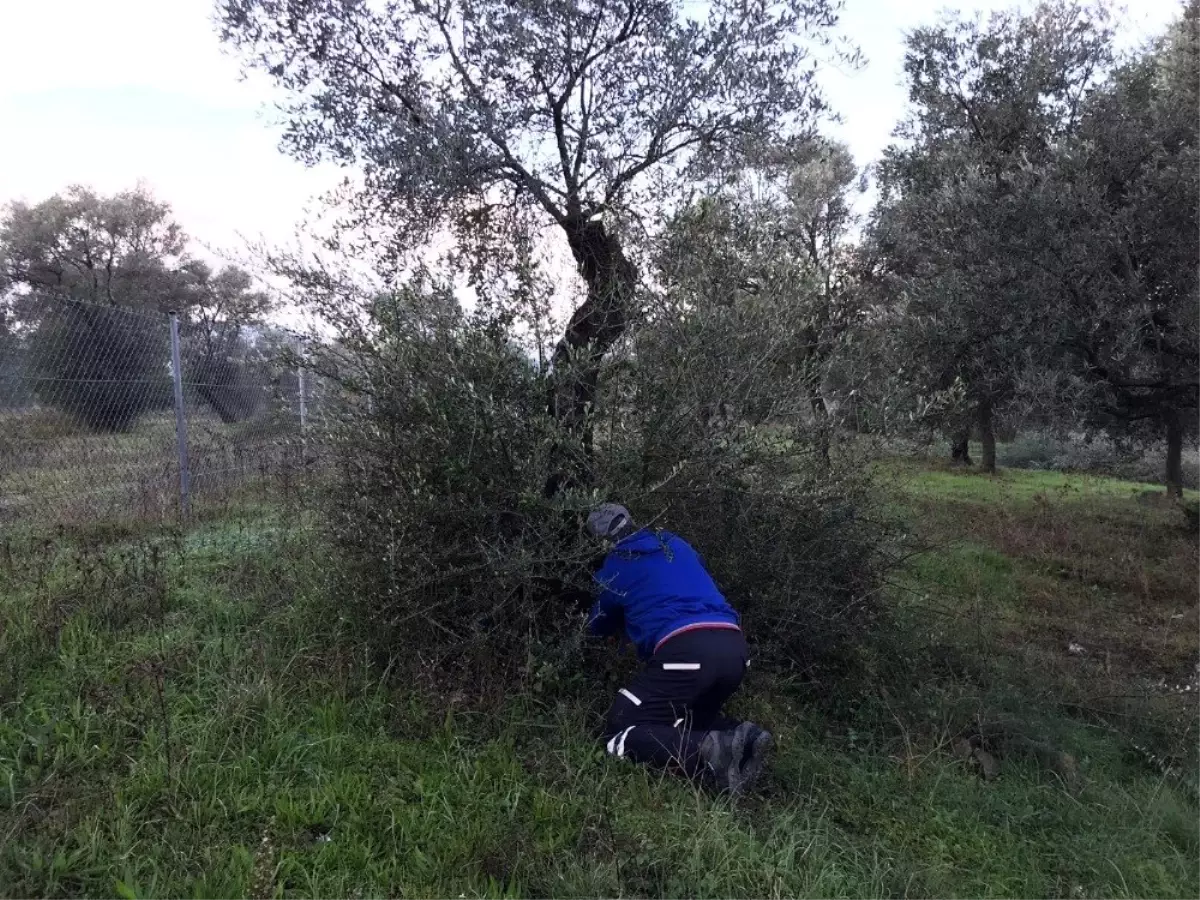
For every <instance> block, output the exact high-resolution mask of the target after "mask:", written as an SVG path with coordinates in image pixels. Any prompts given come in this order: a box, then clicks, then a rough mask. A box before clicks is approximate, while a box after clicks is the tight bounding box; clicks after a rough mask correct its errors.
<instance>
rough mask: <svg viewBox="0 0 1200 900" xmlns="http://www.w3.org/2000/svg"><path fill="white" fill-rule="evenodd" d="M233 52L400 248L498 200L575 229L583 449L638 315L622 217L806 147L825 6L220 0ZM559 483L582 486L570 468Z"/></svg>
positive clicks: (558, 378) (828, 16)
mask: <svg viewBox="0 0 1200 900" xmlns="http://www.w3.org/2000/svg"><path fill="white" fill-rule="evenodd" d="M218 6H219V9H220V20H221V28H222V36H223V39H224V40H225V41H226V42H228V43H229V44H231V45H232V46H234V47H235V48H236V49H237V50H238V51H240V52H241V53H242V55H243V57H244V58H245V59H246V60H248V61H249V63H250V64H252V65H254V66H257V67H259V68H261V69H263V70H265V71H267V72H268V73H270V75H272V76H273V77H274V78H275V79H276V81H277V82H278V83H279V84H280V85H281V86H282V87H284V88H285V89H286V90H288V91H289V92H290V94H291V96H292V98H293V99H292V102H291V104H290V107H289V108H290V113H291V119H290V124H289V127H288V130H287V133H286V137H285V140H284V143H285V146H286V148H287V149H288V151H289V152H291V153H292V154H294V155H296V156H298V157H300V158H301V159H304V160H306V161H315V160H317V159H322V158H330V159H333V160H335V161H337V162H339V163H342V164H346V165H353V166H357V167H359V168H360V169H361V171H362V174H363V179H362V190H361V192H359V194H358V196H357V204H356V206H357V210H358V212H359V213H360V216H361V219H362V221H364V222H369V223H377V222H378V221H379V217H380V214H381V213H383V214H386V215H388V216H391V217H392V219H391V221H392V222H396V223H397V224H398V228H397V239H398V243H399V244H400V245H408V246H411V245H412V244H413V243H414V242H421V241H423V240H425V239H427V238H428V237H429V236H430V235H431V234H432V233H433V232H434V231H436V230H438V229H445V228H451V229H456V230H458V231H459V232H460V233H461V232H463V231H473V230H477V229H480V228H487V227H488V226H489V223H490V222H493V221H494V220H495V219H496V218H498V217H499V216H500V215H502V212H503V209H504V207H515V208H517V209H519V210H523V211H528V210H529V209H533V210H536V211H538V212H539V213H540V214H541V215H542V216H543V217H545V218H546V219H548V220H549V221H550V222H552V223H554V225H555V226H556V227H557V228H559V229H560V230H561V233H562V234H563V235H565V237H566V241H567V243H568V245H569V247H570V250H571V253H572V254H573V256H574V259H575V261H576V263H577V265H578V268H579V272H580V274H581V276H582V277H583V280H584V281H585V282H586V285H587V296H586V298H585V299H584V300H583V302H581V303H580V304H579V305H578V307H577V308H576V309H575V311H574V314H573V315H572V316H571V317H570V320H569V322H568V323H567V326H566V329H565V333H564V334H563V336H562V339H561V340H560V341H559V342H558V345H557V347H556V349H555V351H554V354H553V359H552V367H553V374H552V385H551V387H552V390H551V400H550V403H549V407H550V409H549V411H550V413H551V415H553V416H554V417H555V418H556V419H557V420H558V421H559V422H560V423H561V424H562V425H563V426H565V430H566V433H567V434H569V435H570V436H572V438H573V441H574V442H575V443H577V444H578V445H580V446H582V448H583V449H584V452H585V454H586V451H587V448H588V447H590V436H591V422H590V418H591V409H592V407H593V405H594V402H595V398H596V387H597V382H598V378H599V373H600V363H601V360H602V358H603V357H604V355H605V353H606V352H607V351H608V350H609V349H610V348H611V347H612V346H613V344H614V343H615V342H616V341H617V340H618V339H619V338H620V337H621V335H622V334H623V333H624V331H625V329H626V326H627V325H628V323H629V322H630V320H631V318H632V316H633V315H634V312H635V298H634V293H635V288H636V285H637V281H638V273H637V268H636V266H635V263H634V261H633V259H631V253H630V247H629V244H628V239H629V232H628V231H624V230H622V228H621V223H622V222H627V221H628V215H629V213H631V212H634V211H636V210H638V209H640V208H645V206H644V204H645V203H647V202H649V203H650V204H653V203H655V202H656V201H659V200H661V199H662V197H663V196H665V194H666V193H667V192H668V191H669V190H671V189H672V187H673V183H674V182H675V181H678V180H681V179H691V178H695V177H699V176H701V175H708V174H711V173H712V172H713V171H714V170H716V169H719V168H721V167H723V166H725V165H727V164H728V163H729V162H730V161H733V160H740V159H741V158H743V157H745V156H746V154H747V153H749V152H751V151H752V149H753V148H756V147H760V146H763V145H770V144H778V143H781V142H784V141H786V140H788V139H790V138H797V137H806V136H807V135H809V133H810V132H811V130H812V126H813V122H814V115H815V113H816V112H817V111H818V110H819V109H820V106H821V104H820V100H819V97H818V94H817V91H816V89H815V86H814V84H813V65H812V63H811V60H810V54H809V50H808V49H807V48H806V46H805V45H804V43H803V39H804V38H805V37H808V36H811V35H820V33H821V32H822V30H824V29H826V28H828V27H829V26H831V25H832V24H833V23H834V21H835V16H834V12H833V10H834V3H833V2H832V0H779V2H763V3H752V4H747V3H744V2H740V0H712V2H710V3H708V4H706V5H705V6H706V8H705V10H704V11H703V12H702V14H701V18H700V19H696V18H691V17H689V15H688V14H687V12H688V11H687V8H686V7H685V4H684V3H683V2H681V0H567V2H561V0H518V2H509V0H503V2H502V0H409V2H396V3H391V4H388V5H386V6H383V5H374V4H368V3H365V2H345V0H219V3H218ZM560 462H561V469H562V471H559V472H557V473H555V475H554V476H552V478H551V480H550V482H549V483H548V488H547V489H548V490H552V489H553V487H554V486H555V485H560V484H564V483H574V482H579V481H582V480H586V478H587V477H588V476H587V466H586V464H585V462H584V461H582V460H580V459H578V458H576V459H575V460H574V461H569V460H568V459H566V458H565V456H564V458H563V459H561V460H560Z"/></svg>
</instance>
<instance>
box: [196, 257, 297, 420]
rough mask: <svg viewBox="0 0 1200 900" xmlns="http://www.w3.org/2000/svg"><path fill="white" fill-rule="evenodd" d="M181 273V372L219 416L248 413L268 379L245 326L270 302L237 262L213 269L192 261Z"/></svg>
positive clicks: (268, 308)
mask: <svg viewBox="0 0 1200 900" xmlns="http://www.w3.org/2000/svg"><path fill="white" fill-rule="evenodd" d="M181 274H182V275H183V276H184V277H185V278H186V280H187V298H188V305H187V309H186V321H185V326H184V329H183V336H184V341H185V343H186V350H185V376H186V378H187V380H188V381H189V382H190V384H191V386H192V389H193V390H194V391H195V392H196V393H197V394H198V395H199V396H200V398H201V399H203V400H204V402H205V403H207V404H208V405H209V407H211V408H212V410H213V411H214V412H215V413H216V414H217V415H218V416H219V417H220V419H221V421H223V422H226V423H229V422H237V421H239V420H241V419H246V418H248V417H250V416H251V415H253V414H254V412H255V411H256V410H257V409H258V407H259V406H260V404H261V402H262V400H263V396H264V393H265V390H266V382H267V374H266V372H265V371H263V368H264V367H263V365H262V360H257V359H254V358H253V357H254V356H255V354H254V352H253V348H252V346H251V344H250V342H249V341H248V339H247V337H248V336H247V333H246V332H247V329H248V328H250V327H251V326H254V325H259V324H261V323H262V322H263V320H264V318H265V316H266V315H267V314H268V313H269V312H270V311H271V310H272V309H273V307H274V304H273V303H272V301H271V298H270V297H269V296H268V295H267V294H266V292H264V291H261V290H255V288H254V283H253V280H252V279H251V277H250V275H249V274H248V273H246V272H245V271H243V270H242V269H239V268H237V267H236V266H226V267H225V268H223V269H221V270H219V271H213V269H212V268H211V267H210V266H208V265H207V264H206V263H203V262H199V261H192V262H190V263H188V264H187V265H186V266H185V267H184V269H183V271H182V273H181Z"/></svg>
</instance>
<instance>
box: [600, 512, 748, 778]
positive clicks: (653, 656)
mask: <svg viewBox="0 0 1200 900" xmlns="http://www.w3.org/2000/svg"><path fill="white" fill-rule="evenodd" d="M587 527H588V531H589V532H590V533H591V534H592V535H593V536H594V537H597V538H599V539H601V540H603V541H604V542H605V546H606V549H607V555H606V556H605V559H604V563H603V565H602V566H601V567H600V569H599V571H597V572H596V575H595V580H596V583H597V585H598V587H599V595H598V597H597V599H596V602H595V605H594V606H593V607H592V612H591V615H590V616H589V619H588V627H589V628H590V630H591V632H592V633H593V634H595V635H597V636H600V637H604V636H607V635H610V634H614V633H616V632H618V631H620V629H621V628H622V627H624V629H625V632H626V634H627V635H628V637H629V640H630V642H632V643H633V644H634V645H635V646H636V648H637V651H638V655H639V656H640V657H641V658H642V660H644V661H645V663H646V665H645V668H644V669H643V670H642V672H641V674H640V675H638V676H637V678H636V679H634V681H633V683H632V684H630V685H629V687H627V688H622V689H621V690H620V691H619V692H618V694H617V697H616V699H615V700H614V701H613V705H612V708H611V709H610V710H609V713H608V720H607V722H606V725H605V745H606V748H607V750H608V752H609V753H611V754H613V755H615V756H621V757H628V758H630V759H633V760H636V761H637V762H645V763H650V764H653V765H658V766H664V767H678V768H680V769H682V771H683V772H684V773H685V774H686V775H688V776H689V777H692V778H696V777H702V778H704V779H705V780H707V781H709V782H710V783H712V784H714V785H715V786H716V787H718V788H720V789H723V790H728V791H730V792H732V793H740V792H741V791H744V790H746V789H747V788H748V787H749V786H750V785H751V784H752V783H753V782H754V781H755V780H756V779H757V778H758V776H759V775H760V774H761V773H762V770H763V768H764V766H765V764H766V754H767V752H768V751H769V750H770V747H771V735H770V733H769V732H768V731H766V730H764V729H762V728H760V727H759V726H758V725H755V724H754V723H752V722H737V721H735V720H733V719H729V718H726V717H724V716H722V714H721V706H722V705H723V704H724V703H725V701H726V700H728V699H729V698H730V697H731V696H732V695H733V693H734V691H736V690H737V689H738V687H739V685H741V683H742V677H743V676H744V675H745V671H746V665H747V650H746V640H745V637H744V636H743V634H742V631H741V627H740V625H739V622H740V620H739V618H738V614H737V613H736V612H734V611H733V609H732V608H731V607H730V606H729V604H728V603H727V602H726V600H725V598H724V597H723V596H722V595H721V592H720V590H718V589H717V586H716V584H715V583H714V582H713V580H712V578H711V577H710V576H709V574H708V572H707V571H706V570H705V568H704V564H703V563H702V562H701V561H700V557H699V556H698V555H697V553H696V551H695V550H693V549H692V547H691V546H690V545H689V544H688V543H687V542H686V541H684V540H683V539H682V538H680V537H678V536H677V535H674V534H671V533H670V532H667V531H650V530H648V529H638V528H636V527H635V526H634V523H633V519H632V518H631V517H630V515H629V512H628V510H626V509H625V508H624V507H623V506H618V505H617V504H613V503H606V504H603V505H602V506H600V507H598V508H597V509H595V510H594V511H593V512H592V513H591V515H589V516H588V520H587Z"/></svg>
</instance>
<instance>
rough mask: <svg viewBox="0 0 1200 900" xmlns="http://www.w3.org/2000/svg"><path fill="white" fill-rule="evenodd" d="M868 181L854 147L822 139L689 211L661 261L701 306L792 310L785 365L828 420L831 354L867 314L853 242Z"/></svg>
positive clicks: (672, 281) (677, 221)
mask: <svg viewBox="0 0 1200 900" xmlns="http://www.w3.org/2000/svg"><path fill="white" fill-rule="evenodd" d="M858 184H860V179H859V173H858V170H857V168H856V167H855V165H854V161H853V158H852V157H851V156H850V152H849V150H848V149H847V148H846V147H845V146H843V145H841V144H837V143H832V142H828V141H824V140H814V141H813V142H811V143H810V144H808V145H806V146H805V147H803V148H800V149H799V150H798V151H792V152H788V153H785V154H782V155H781V156H780V158H778V159H775V160H771V161H770V162H769V164H768V163H760V164H759V165H756V166H754V167H752V168H748V169H747V170H745V171H744V172H742V173H741V175H740V177H739V178H738V179H737V180H736V181H734V182H732V183H726V184H725V185H723V186H721V187H720V188H719V189H717V190H716V191H715V192H714V193H712V194H710V195H709V196H706V197H704V198H702V199H701V200H700V201H698V202H696V203H694V204H692V205H690V206H688V207H687V208H685V209H684V210H683V211H681V213H680V214H679V215H677V216H675V217H674V218H673V219H672V220H671V222H670V225H669V227H668V228H667V229H666V231H665V232H664V235H663V240H662V242H661V247H660V250H659V252H658V254H657V258H656V263H657V266H658V270H659V275H660V277H661V278H662V279H663V280H664V281H665V282H666V283H667V284H668V285H671V286H673V287H677V288H678V289H680V290H682V291H684V292H685V293H686V294H688V295H689V296H690V297H691V298H693V303H704V304H708V305H710V306H712V305H715V306H726V307H734V306H737V305H742V306H745V305H747V304H752V303H757V304H760V305H763V304H765V305H767V306H769V307H771V308H772V309H774V310H775V311H776V314H777V315H779V316H786V317H787V318H788V319H789V326H790V330H789V334H790V335H791V336H792V342H791V345H790V347H789V348H788V349H787V351H786V352H785V353H783V354H782V355H778V359H779V364H780V365H783V366H786V367H788V368H789V369H790V370H791V373H790V374H789V383H799V384H802V385H803V386H804V387H803V390H804V400H805V402H806V403H807V404H808V405H809V408H810V410H811V412H812V413H813V414H814V415H815V416H817V417H818V418H820V419H824V417H825V416H826V415H827V414H828V409H827V406H826V403H825V399H824V391H825V389H826V387H827V376H828V374H829V367H830V364H831V357H832V355H833V353H834V351H835V350H836V348H837V347H838V346H839V345H840V343H841V341H842V338H843V337H844V336H845V335H846V333H847V331H848V329H849V328H850V327H851V325H852V324H853V323H854V321H855V320H856V318H857V310H856V305H855V304H856V301H855V297H854V294H853V291H852V290H851V289H850V288H851V277H850V269H851V247H850V242H849V239H850V232H851V229H852V228H853V226H854V224H855V221H856V220H855V216H854V214H853V209H852V203H851V197H850V194H851V191H852V190H854V189H855V186H856V185H858Z"/></svg>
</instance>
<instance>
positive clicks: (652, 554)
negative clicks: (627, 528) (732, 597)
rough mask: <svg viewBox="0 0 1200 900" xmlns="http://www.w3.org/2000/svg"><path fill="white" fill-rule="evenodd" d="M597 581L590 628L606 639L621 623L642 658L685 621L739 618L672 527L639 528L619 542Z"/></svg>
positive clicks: (733, 623)
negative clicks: (597, 588)
mask: <svg viewBox="0 0 1200 900" xmlns="http://www.w3.org/2000/svg"><path fill="white" fill-rule="evenodd" d="M595 579H596V583H597V584H598V585H599V587H600V593H599V596H598V597H597V598H596V603H595V605H594V606H593V607H592V613H591V616H590V617H589V619H588V628H589V629H590V630H591V632H592V633H593V634H595V635H598V636H601V637H603V636H605V635H610V634H614V633H615V632H617V631H618V630H619V629H620V628H621V626H622V624H623V625H624V626H625V631H626V633H627V634H628V635H629V640H630V641H631V642H632V643H633V644H634V646H636V647H637V651H638V655H639V656H641V657H642V658H643V659H649V658H650V657H651V656H653V655H654V646H655V644H657V643H658V642H659V641H660V640H662V639H663V638H664V637H666V636H667V635H668V634H670V633H671V632H672V631H675V630H676V629H678V628H682V627H684V626H685V625H694V624H697V623H700V622H722V623H728V624H732V625H737V624H738V622H739V620H738V614H737V613H735V612H734V611H733V609H732V608H730V606H729V604H728V603H726V602H725V598H724V597H723V596H722V595H721V592H720V591H719V590H718V589H717V586H716V584H714V583H713V580H712V577H711V576H710V575H709V574H708V572H707V571H706V570H705V568H704V564H703V563H702V562H701V561H700V557H699V555H698V554H697V553H696V551H695V550H693V549H692V548H691V546H690V545H689V544H688V543H687V541H685V540H684V539H683V538H681V537H678V536H676V535H674V534H671V533H670V532H669V531H659V532H653V531H646V530H642V531H636V532H634V533H633V534H631V535H629V536H628V537H626V538H623V539H622V540H620V541H618V542H617V545H616V546H615V547H614V548H613V549H612V552H610V553H609V554H608V556H607V557H605V559H604V564H603V565H602V566H601V567H600V570H599V571H598V572H596V575H595Z"/></svg>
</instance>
